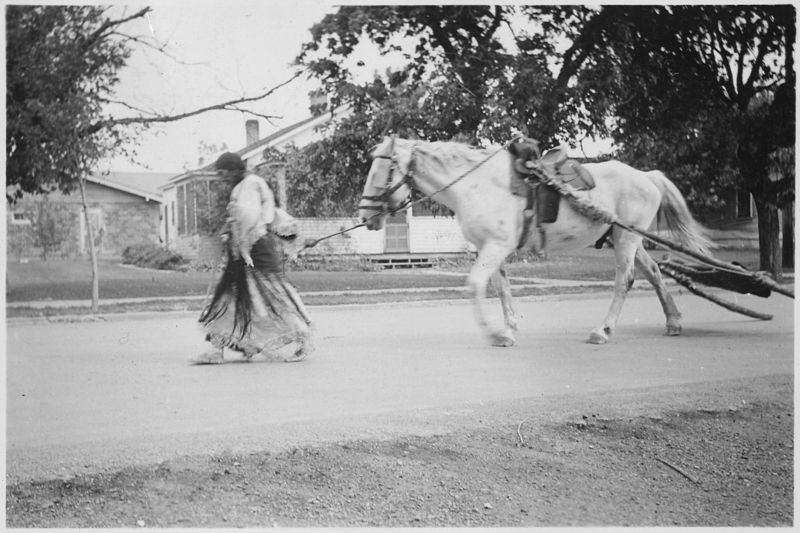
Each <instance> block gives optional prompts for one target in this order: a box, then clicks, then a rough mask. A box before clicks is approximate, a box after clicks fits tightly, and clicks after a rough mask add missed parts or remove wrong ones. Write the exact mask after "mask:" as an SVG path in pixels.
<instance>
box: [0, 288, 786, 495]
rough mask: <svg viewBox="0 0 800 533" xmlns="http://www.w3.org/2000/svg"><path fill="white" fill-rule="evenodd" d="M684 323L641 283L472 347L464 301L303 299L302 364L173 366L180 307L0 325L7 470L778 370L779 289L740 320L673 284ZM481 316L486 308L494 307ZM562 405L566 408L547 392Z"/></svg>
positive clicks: (248, 442)
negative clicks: (598, 341) (599, 330)
mask: <svg viewBox="0 0 800 533" xmlns="http://www.w3.org/2000/svg"><path fill="white" fill-rule="evenodd" d="M676 301H677V303H678V306H679V307H680V309H681V310H682V312H683V314H684V335H683V336H681V337H665V336H664V335H663V330H664V326H663V317H662V315H661V311H660V307H659V305H658V302H657V300H656V298H655V296H654V295H653V294H652V293H646V294H640V295H632V297H630V298H629V299H628V301H627V303H626V306H625V309H624V310H623V314H622V318H621V321H620V325H619V327H618V330H617V332H616V333H615V335H614V336H613V337H612V341H611V343H609V344H607V345H604V346H596V345H590V344H586V343H585V342H584V340H585V338H586V336H587V334H588V332H589V330H590V329H591V328H592V327H594V326H596V325H597V324H598V323H599V322H600V320H601V319H602V317H603V315H604V314H605V311H606V308H607V306H608V303H609V299H608V297H607V296H602V297H600V296H596V295H595V296H581V297H562V298H557V297H547V298H524V299H520V300H518V306H519V311H520V314H521V326H520V332H519V335H518V345H517V346H515V347H513V348H506V349H502V348H492V347H489V346H487V344H486V341H485V340H484V339H483V338H482V337H481V335H480V334H479V332H478V331H477V329H476V328H475V326H474V321H473V316H472V309H471V307H470V306H469V305H468V304H467V303H465V302H440V303H414V304H409V303H406V304H402V305H400V304H397V305H391V304H388V305H369V306H341V307H317V308H313V314H314V315H315V318H316V320H317V324H318V331H317V344H318V347H317V351H316V353H315V354H314V355H313V356H312V357H311V358H309V359H308V360H306V361H304V362H303V363H293V364H286V363H268V362H259V363H249V364H244V363H230V364H225V365H215V366H190V365H189V364H188V363H187V359H188V357H189V356H191V355H192V354H195V353H198V352H200V351H201V350H204V349H205V345H204V343H203V342H202V338H201V335H200V334H199V331H198V329H197V327H196V324H195V321H194V317H193V316H190V315H187V314H185V313H184V314H181V313H162V314H151V315H142V316H138V317H128V318H124V319H114V320H108V321H100V322H68V323H58V324H44V323H31V322H30V321H24V320H23V321H15V320H11V321H9V323H8V328H7V342H8V350H7V352H8V354H7V367H6V368H7V380H6V382H7V428H6V429H7V439H6V444H7V446H6V447H7V463H6V466H7V475H8V481H9V482H14V481H17V480H25V479H44V478H53V477H71V476H73V475H75V474H76V473H86V472H92V471H96V470H100V469H104V468H109V467H113V468H119V467H124V466H126V465H130V464H137V463H155V462H160V461H162V460H165V459H169V458H174V457H176V456H181V455H188V454H199V453H214V452H221V451H231V452H235V453H246V452H248V451H256V450H264V449H272V448H276V449H279V448H285V447H287V446H292V445H299V444H308V443H315V442H321V441H331V440H338V439H345V438H361V437H364V438H383V437H390V436H393V435H398V434H408V433H413V434H429V433H431V432H437V431H443V430H446V429H447V427H452V426H453V424H458V423H460V421H464V420H468V419H470V418H472V417H475V416H478V415H477V414H476V413H478V412H479V411H478V410H476V409H479V407H480V406H482V405H489V404H492V405H494V404H498V403H503V402H514V401H520V400H524V399H528V400H531V399H533V400H539V399H546V398H551V399H552V398H565V400H564V402H561V400H559V402H558V403H559V404H560V403H564V404H568V403H569V398H571V397H575V398H584V399H585V398H586V397H587V396H588V395H595V396H602V394H604V393H608V392H614V391H625V390H634V389H643V388H648V387H661V388H662V389H663V387H676V388H677V387H680V386H681V385H683V384H687V383H697V382H706V381H708V382H715V381H716V382H719V381H723V380H735V379H741V378H752V377H758V376H769V375H776V374H791V373H792V372H793V353H794V346H793V307H794V305H793V301H792V300H790V299H788V298H785V297H783V296H780V295H777V296H773V297H772V298H770V299H768V300H762V299H759V298H754V297H739V302H740V303H741V304H743V305H746V306H748V307H751V308H754V309H757V310H761V311H764V312H770V313H773V314H775V319H774V320H773V321H770V322H762V321H756V320H752V319H749V318H746V317H743V316H741V315H736V314H733V313H730V312H729V311H726V310H724V309H721V308H719V307H717V306H715V305H713V304H711V303H709V302H707V301H705V300H702V299H700V298H698V297H695V296H691V295H680V296H678V297H677V298H676ZM497 312H498V315H499V306H498V311H497ZM563 408H564V409H567V408H568V405H564V406H563Z"/></svg>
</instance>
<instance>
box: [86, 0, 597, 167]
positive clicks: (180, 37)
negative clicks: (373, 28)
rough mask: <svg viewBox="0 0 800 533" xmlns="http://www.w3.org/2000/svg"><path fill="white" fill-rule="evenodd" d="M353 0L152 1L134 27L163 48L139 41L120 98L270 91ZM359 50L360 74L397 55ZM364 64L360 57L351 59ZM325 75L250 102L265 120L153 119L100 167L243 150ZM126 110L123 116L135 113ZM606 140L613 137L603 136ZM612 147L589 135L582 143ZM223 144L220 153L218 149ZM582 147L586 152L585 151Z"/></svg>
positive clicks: (159, 104)
mask: <svg viewBox="0 0 800 533" xmlns="http://www.w3.org/2000/svg"><path fill="white" fill-rule="evenodd" d="M343 3H352V2H350V1H349V0H336V3H335V4H334V3H333V2H332V1H330V0H225V1H222V0H217V1H210V0H200V1H191V0H151V1H150V2H148V5H151V6H152V7H153V11H152V13H150V14H149V16H148V17H147V19H146V20H145V19H140V20H137V21H135V22H134V23H132V24H131V25H129V26H128V31H129V32H130V33H132V34H135V35H149V36H151V37H153V38H154V39H155V40H156V41H157V42H159V43H161V44H166V48H165V49H166V51H167V52H168V54H169V55H165V54H162V53H159V52H157V51H154V50H152V49H149V48H147V47H139V48H138V49H137V51H136V52H135V53H134V55H133V56H132V57H131V59H130V60H129V62H128V64H127V66H126V67H124V68H123V70H122V71H121V72H120V83H119V85H118V91H117V95H116V97H117V98H118V99H119V100H121V101H124V102H126V103H128V104H130V105H134V106H135V107H137V108H140V109H146V110H153V111H156V112H158V113H159V114H167V115H173V114H178V113H181V112H185V111H190V110H194V109H198V108H202V107H205V106H208V105H214V104H218V103H221V102H225V101H228V100H232V99H236V98H240V97H243V96H253V95H257V94H263V93H264V92H266V91H267V90H269V89H271V88H274V87H277V86H279V85H281V84H283V83H284V82H286V81H287V80H289V79H291V78H292V76H293V75H294V73H295V72H296V67H292V65H291V64H292V62H293V60H294V59H295V57H296V56H297V55H298V54H299V53H300V50H301V46H302V44H303V43H305V42H308V41H310V40H311V33H310V31H309V30H310V28H311V27H312V26H313V25H314V24H315V23H317V22H320V21H321V20H322V18H323V17H324V16H325V15H326V14H328V13H333V12H335V11H336V10H337V9H338V6H340V5H342V4H343ZM140 8H141V5H127V6H126V5H123V4H115V6H114V9H115V10H117V11H116V14H118V15H120V16H124V15H125V14H128V15H130V14H132V13H134V12H135V11H137V10H138V9H140ZM358 56H359V57H358V58H357V59H361V60H363V61H364V66H363V67H361V72H360V73H359V72H355V74H356V76H357V79H358V78H360V77H366V76H371V75H372V73H373V72H375V71H376V70H383V69H384V68H386V67H387V66H389V65H391V64H393V59H392V58H391V57H389V58H384V57H381V56H379V55H378V54H377V52H376V51H375V50H373V49H369V48H368V47H366V46H362V47H360V49H359V54H358ZM349 66H350V67H351V68H352V69H353V70H358V69H357V67H355V64H351V65H349ZM317 87H318V82H317V81H315V80H309V79H307V78H305V77H303V78H299V79H296V80H294V81H293V82H291V83H290V84H288V85H286V86H284V87H282V88H280V89H277V90H276V91H275V92H274V93H273V94H271V95H270V96H269V97H267V98H265V99H264V100H262V101H260V102H258V103H256V104H250V106H251V107H250V108H251V110H253V111H255V112H256V113H258V114H261V115H268V116H274V117H275V118H272V119H269V120H267V119H265V118H263V117H258V116H255V115H251V114H246V113H242V112H233V111H215V112H209V113H204V114H202V115H199V116H197V117H193V118H188V119H183V120H180V121H178V122H174V123H170V124H166V125H162V126H153V127H152V128H150V129H149V130H147V131H146V132H144V133H143V134H142V135H141V136H140V137H139V138H138V139H137V142H136V143H135V145H134V146H132V147H131V148H134V149H135V150H136V152H137V153H136V156H135V160H134V161H131V160H130V159H128V158H123V157H117V158H115V159H113V160H107V161H104V162H103V163H102V165H101V168H100V169H99V170H111V171H117V172H119V171H153V172H168V173H171V172H175V173H179V172H182V171H183V170H185V169H191V168H196V167H198V166H200V162H199V158H200V157H201V156H203V157H204V158H205V159H204V161H203V163H204V164H207V163H208V162H209V161H210V160H211V159H212V158H213V157H214V156H215V154H214V153H211V154H209V153H204V154H201V146H202V145H211V146H214V147H218V148H220V147H222V146H223V145H224V146H226V147H227V149H229V150H232V151H234V150H238V149H240V148H243V147H244V146H245V145H246V137H245V121H246V120H248V119H257V120H258V121H259V129H260V136H261V137H262V138H263V137H265V136H267V135H269V134H270V133H273V132H275V131H277V130H279V129H282V128H285V127H287V126H290V125H292V124H294V123H296V122H299V121H301V120H303V119H305V118H307V117H308V116H309V96H308V93H309V91H311V90H312V89H315V88H317ZM131 113H132V112H131V111H129V110H123V111H121V112H120V113H119V115H115V116H120V117H124V116H130V115H131ZM603 144H608V143H601V146H602V145H603ZM587 149H588V151H589V152H596V151H598V149H599V150H600V151H603V149H607V147H606V146H602V147H600V146H598V145H597V143H593V142H591V141H590V142H588V144H585V145H584V150H587ZM217 153H218V152H217ZM578 155H582V154H578Z"/></svg>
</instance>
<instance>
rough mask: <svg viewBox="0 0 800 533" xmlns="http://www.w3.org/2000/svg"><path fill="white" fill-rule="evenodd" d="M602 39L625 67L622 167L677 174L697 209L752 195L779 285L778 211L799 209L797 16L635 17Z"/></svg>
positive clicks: (766, 256) (783, 10)
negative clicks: (738, 194) (723, 194)
mask: <svg viewBox="0 0 800 533" xmlns="http://www.w3.org/2000/svg"><path fill="white" fill-rule="evenodd" d="M604 37H605V39H606V43H607V46H608V50H609V52H610V53H612V54H613V55H615V56H616V57H617V58H618V61H619V63H620V65H625V68H621V69H620V76H619V86H618V88H617V91H618V95H619V97H618V100H617V101H618V102H619V104H618V105H617V106H616V108H615V113H616V115H617V116H618V117H619V121H618V124H617V127H616V128H615V130H614V136H615V138H616V140H617V141H618V142H620V143H621V144H622V145H623V146H624V150H623V157H625V158H627V159H629V160H632V161H634V162H636V163H637V164H640V165H645V166H655V167H658V168H661V169H663V170H667V171H669V172H670V175H671V176H673V177H674V178H677V179H678V181H680V182H681V185H682V187H683V189H684V190H686V191H688V196H689V199H690V200H691V201H693V202H694V203H695V205H698V204H699V205H704V204H705V205H713V204H715V203H718V202H719V201H720V198H719V197H718V196H717V193H718V192H719V191H720V190H721V189H723V188H725V189H728V190H730V188H731V187H732V186H737V187H740V188H742V189H744V190H746V191H748V192H750V193H751V194H752V195H753V198H754V200H755V203H756V208H757V212H758V220H759V245H760V251H761V258H760V259H761V261H760V262H761V268H762V269H764V270H767V271H769V272H772V273H774V274H775V275H776V276H780V272H781V256H780V243H779V242H778V234H779V229H780V226H779V222H780V221H779V216H778V209H780V208H787V207H789V206H791V203H792V202H793V201H794V172H793V170H791V171H789V169H793V168H794V143H795V137H794V131H795V120H794V117H795V108H794V102H795V79H794V67H793V65H794V60H793V50H792V46H793V43H794V40H795V13H794V7H793V6H790V5H775V6H766V5H765V6H753V5H750V6H746V5H741V6H738V5H737V6H675V7H638V8H629V9H627V10H625V12H624V16H622V17H620V18H618V19H617V20H616V21H615V22H614V24H611V25H609V26H608V27H607V28H606V29H605V33H604ZM780 158H783V160H784V164H783V165H776V164H775V162H776V161H778V160H779V159H780ZM788 229H789V230H791V228H788Z"/></svg>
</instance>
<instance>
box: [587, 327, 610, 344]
mask: <svg viewBox="0 0 800 533" xmlns="http://www.w3.org/2000/svg"><path fill="white" fill-rule="evenodd" d="M586 342H588V343H589V344H605V343H607V342H608V335H606V333H605V332H604V331H603V330H594V331H592V332H591V333H589V339H588V340H587V341H586Z"/></svg>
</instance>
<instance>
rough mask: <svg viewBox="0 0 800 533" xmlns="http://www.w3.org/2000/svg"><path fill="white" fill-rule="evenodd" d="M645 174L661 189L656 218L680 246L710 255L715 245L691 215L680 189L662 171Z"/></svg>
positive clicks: (705, 229) (705, 230)
mask: <svg viewBox="0 0 800 533" xmlns="http://www.w3.org/2000/svg"><path fill="white" fill-rule="evenodd" d="M647 176H648V177H649V178H650V180H651V181H652V182H653V184H655V186H656V187H658V189H659V190H660V191H661V205H660V206H659V208H658V215H657V216H658V220H659V221H663V222H664V223H665V224H666V226H667V230H668V231H669V232H670V233H671V234H672V236H673V237H674V238H675V239H677V240H678V243H679V244H681V245H682V246H684V247H686V248H688V249H690V250H693V251H695V252H697V253H700V254H703V255H711V249H712V248H715V247H716V245H715V244H714V243H713V242H712V241H711V239H710V238H709V235H708V233H709V232H708V229H707V228H705V227H704V226H703V225H702V224H700V223H699V222H697V221H696V220H695V219H694V217H693V216H692V213H691V212H690V211H689V207H688V206H687V205H686V199H685V198H684V197H683V195H682V194H681V191H679V190H678V188H677V187H676V186H675V184H674V183H672V182H671V181H670V180H669V178H667V177H666V176H665V175H664V173H663V172H660V171H658V170H653V171H650V172H648V173H647Z"/></svg>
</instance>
